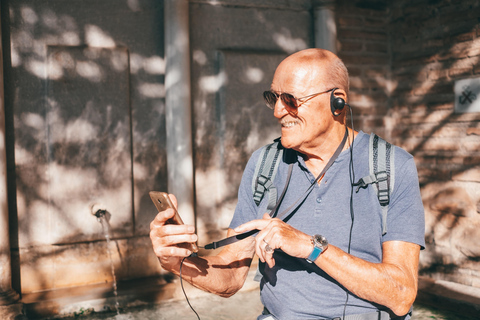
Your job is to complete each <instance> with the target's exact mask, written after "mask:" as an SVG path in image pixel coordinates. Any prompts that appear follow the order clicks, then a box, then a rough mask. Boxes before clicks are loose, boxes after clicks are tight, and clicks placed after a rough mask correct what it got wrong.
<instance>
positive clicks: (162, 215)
mask: <svg viewBox="0 0 480 320" xmlns="http://www.w3.org/2000/svg"><path fill="white" fill-rule="evenodd" d="M174 215H175V211H174V210H173V209H170V208H169V209H167V210H165V211H160V212H159V213H157V215H156V216H155V218H154V219H153V221H152V222H151V223H150V229H152V228H153V227H155V226H162V225H164V224H165V223H166V222H167V220H169V219H171V218H173V216H174Z"/></svg>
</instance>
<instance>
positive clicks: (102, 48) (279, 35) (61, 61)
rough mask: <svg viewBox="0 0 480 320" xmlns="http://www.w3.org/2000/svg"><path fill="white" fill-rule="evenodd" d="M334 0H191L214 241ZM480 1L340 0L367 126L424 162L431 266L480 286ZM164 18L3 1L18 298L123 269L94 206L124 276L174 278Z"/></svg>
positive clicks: (341, 27) (204, 233) (195, 93)
mask: <svg viewBox="0 0 480 320" xmlns="http://www.w3.org/2000/svg"><path fill="white" fill-rule="evenodd" d="M324 2H325V3H327V2H328V3H330V2H331V1H309V0H305V1H287V0H284V1H275V0H263V1H253V0H229V1H221V2H219V1H206V0H205V1H202V0H192V1H190V33H191V34H190V41H191V44H190V48H191V55H192V60H191V75H192V77H191V78H192V83H191V86H192V111H193V123H192V126H193V131H194V162H195V188H196V190H195V191H196V214H197V226H198V232H199V235H200V244H204V243H207V242H210V241H211V240H216V239H218V238H220V237H222V236H223V235H224V234H225V230H226V228H227V226H228V223H229V221H230V218H231V215H232V210H233V208H234V207H235V204H236V192H237V187H238V184H239V181H240V177H241V173H242V169H243V166H244V164H245V163H246V161H247V159H248V157H249V155H250V154H251V152H252V151H253V150H255V149H256V148H258V147H260V146H261V145H263V144H265V143H267V142H269V141H271V140H272V139H273V138H275V137H277V136H278V135H279V132H278V131H277V130H278V126H277V124H276V122H275V120H274V118H273V116H272V114H271V111H270V110H269V109H267V108H266V107H265V106H264V105H263V101H262V97H261V94H262V92H263V91H264V90H266V89H268V88H269V86H270V81H271V79H272V76H273V72H274V69H275V67H276V65H277V64H278V63H279V62H280V61H281V60H282V59H283V58H284V57H285V56H286V55H288V54H289V53H292V52H294V51H297V50H300V49H303V48H307V47H311V46H313V38H314V37H313V25H314V24H313V21H312V16H313V15H312V5H315V4H321V3H324ZM477 11H478V2H477V1H473V0H469V1H462V3H461V4H460V5H459V4H457V3H455V4H453V2H452V1H447V0H444V1H413V0H412V1H407V0H403V1H397V2H394V3H391V2H389V1H383V0H373V1H361V0H357V1H347V0H338V1H336V2H335V17H336V26H337V34H338V40H337V51H338V54H339V56H340V57H341V58H342V59H343V60H344V62H345V63H346V65H347V67H348V68H349V71H350V80H351V90H350V101H349V102H350V103H351V104H352V106H353V110H354V123H355V128H356V129H357V130H364V131H365V132H370V131H375V132H377V133H379V134H380V135H381V136H384V137H385V138H387V139H388V140H390V141H392V142H394V143H395V144H397V145H399V146H401V147H404V148H405V149H407V150H408V151H409V152H411V153H412V154H413V155H414V156H415V158H416V162H417V166H418V170H419V176H420V182H421V188H422V196H423V200H424V203H425V208H426V215H427V230H426V232H427V243H428V244H427V248H426V250H424V251H423V252H422V255H421V267H422V270H421V273H422V274H426V275H431V276H432V277H435V278H439V279H447V280H451V281H456V282H460V283H464V284H468V285H472V286H480V284H479V278H480V275H479V272H480V271H479V270H480V267H479V263H478V260H479V259H478V257H479V256H480V253H479V252H478V246H476V243H477V242H478V241H476V240H478V239H479V237H480V235H479V234H478V231H477V230H479V228H478V226H479V218H478V217H479V215H478V212H479V211H480V209H479V200H480V194H479V193H480V188H479V183H480V168H479V163H480V153H479V151H478V150H479V146H480V138H479V135H480V124H479V122H480V115H479V114H478V113H455V111H454V94H453V87H454V83H455V80H458V79H463V78H470V77H475V76H477V75H478V74H479V73H480V67H479V63H478V59H479V54H480V49H479V48H480V44H479V39H480V38H479V37H480V31H479V23H478V15H476V14H475V12H477ZM106 13H108V16H109V17H110V18H109V19H105V16H106ZM162 21H163V3H162V2H157V1H147V0H145V1H123V2H122V3H121V4H119V3H118V2H117V1H93V0H91V1H69V2H68V4H66V2H65V1H60V0H45V1H36V2H31V1H26V0H10V1H2V32H3V35H4V43H7V44H8V43H10V44H11V47H10V48H8V46H6V48H8V49H9V50H5V82H6V87H5V99H6V108H7V110H6V120H7V123H6V126H7V132H10V134H9V136H7V139H8V140H7V152H8V157H9V158H8V171H9V184H10V185H9V188H10V193H9V203H10V221H11V232H10V234H11V238H12V239H11V243H12V246H13V248H12V254H13V258H14V263H13V264H14V270H13V271H14V273H15V279H14V286H15V288H16V289H17V290H18V291H22V292H32V291H38V290H46V289H53V288H61V287H68V286H73V285H78V284H87V283H96V282H103V281H110V280H111V274H110V262H109V260H108V255H107V254H106V250H107V243H106V242H105V241H104V240H103V238H104V237H103V233H104V231H103V230H102V228H101V225H100V224H99V223H98V222H97V221H96V219H95V218H94V217H93V216H91V214H90V211H91V206H92V205H93V204H94V203H101V204H102V205H105V206H106V207H107V209H108V210H109V211H110V214H111V216H110V225H111V227H112V235H113V239H114V241H113V242H112V244H111V246H110V249H111V250H112V252H113V253H114V263H115V267H116V269H117V270H119V272H118V277H119V278H120V279H126V278H135V277H143V276H150V275H157V274H159V273H161V270H160V267H159V266H158V263H157V261H156V259H155V257H154V256H153V255H152V252H151V249H150V244H149V239H148V223H149V221H150V220H151V219H152V218H153V216H154V215H155V209H154V208H153V205H152V204H151V203H150V200H149V198H148V196H147V192H148V191H149V190H152V189H157V190H165V189H167V188H168V186H167V184H166V172H167V168H166V157H165V114H164V87H163V77H164V64H165V61H164V59H163V55H164V48H163V24H162ZM72 272H74V273H75V276H72Z"/></svg>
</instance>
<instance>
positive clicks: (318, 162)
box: [300, 127, 357, 176]
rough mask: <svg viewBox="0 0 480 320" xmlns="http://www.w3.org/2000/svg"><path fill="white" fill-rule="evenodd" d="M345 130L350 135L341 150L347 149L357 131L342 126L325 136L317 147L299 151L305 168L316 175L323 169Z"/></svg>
mask: <svg viewBox="0 0 480 320" xmlns="http://www.w3.org/2000/svg"><path fill="white" fill-rule="evenodd" d="M346 132H348V137H352V138H347V141H346V143H345V145H344V147H343V150H347V149H348V148H349V147H350V144H351V143H352V141H353V137H354V136H355V135H356V134H357V132H355V131H353V130H352V129H350V128H347V131H345V127H342V130H341V131H337V132H335V133H334V134H330V135H329V136H328V137H327V138H325V139H324V140H323V143H321V144H320V145H318V147H316V148H314V149H311V150H308V149H307V150H306V152H302V151H300V153H301V154H302V157H303V159H304V160H305V164H306V166H307V168H308V169H309V170H310V171H311V172H312V173H313V175H315V176H317V175H318V174H319V173H320V172H321V171H322V170H323V168H324V167H325V165H326V164H327V163H328V161H329V160H330V158H331V157H332V156H333V154H334V153H335V151H336V150H337V148H338V147H339V145H340V143H341V142H342V140H343V138H344V136H345V134H346ZM343 150H342V151H343Z"/></svg>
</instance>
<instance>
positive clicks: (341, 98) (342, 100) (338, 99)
mask: <svg viewBox="0 0 480 320" xmlns="http://www.w3.org/2000/svg"><path fill="white" fill-rule="evenodd" d="M346 100H347V94H346V92H345V90H343V89H339V88H335V89H333V90H332V93H331V95H330V109H331V111H332V114H333V115H334V116H335V117H337V116H339V115H340V114H342V112H343V109H344V108H345V106H346V105H348V104H347V101H346Z"/></svg>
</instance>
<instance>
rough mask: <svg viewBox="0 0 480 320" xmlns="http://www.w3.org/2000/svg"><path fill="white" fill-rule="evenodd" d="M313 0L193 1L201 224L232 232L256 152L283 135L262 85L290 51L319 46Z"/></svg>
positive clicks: (206, 230) (205, 233) (215, 235)
mask: <svg viewBox="0 0 480 320" xmlns="http://www.w3.org/2000/svg"><path fill="white" fill-rule="evenodd" d="M309 9H310V1H273V0H269V1H246V0H245V1H223V2H222V3H221V4H215V3H212V2H209V1H191V5H190V26H191V28H190V40H191V44H190V46H191V51H192V63H191V65H192V95H193V101H192V106H193V114H194V116H193V121H194V123H193V127H194V150H195V161H194V163H195V185H196V206H197V207H196V210H197V211H196V212H197V225H198V232H199V236H200V242H201V243H208V242H210V241H213V240H218V239H220V238H221V237H224V236H225V235H226V228H227V227H228V224H229V222H230V220H231V217H232V214H233V210H234V208H235V205H236V202H237V201H236V199H237V191H238V186H239V184H240V179H241V175H242V172H243V168H244V166H245V164H246V162H247V160H248V158H249V157H250V155H251V153H252V152H253V151H254V150H255V149H257V148H259V147H261V146H262V145H264V144H266V143H270V142H271V141H273V139H274V138H276V137H278V136H279V135H280V131H279V127H278V124H277V121H276V119H275V118H274V117H273V112H272V110H270V109H268V108H267V107H266V106H265V104H264V102H263V96H262V93H263V91H265V90H268V89H269V88H270V84H271V80H272V78H273V73H274V71H275V68H276V66H277V65H278V63H280V61H281V60H282V59H283V58H284V57H286V56H287V55H288V54H289V53H293V52H295V51H297V50H300V49H304V48H307V47H311V46H312V41H313V36H312V31H313V30H312V28H313V22H312V15H311V12H310V11H309Z"/></svg>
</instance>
